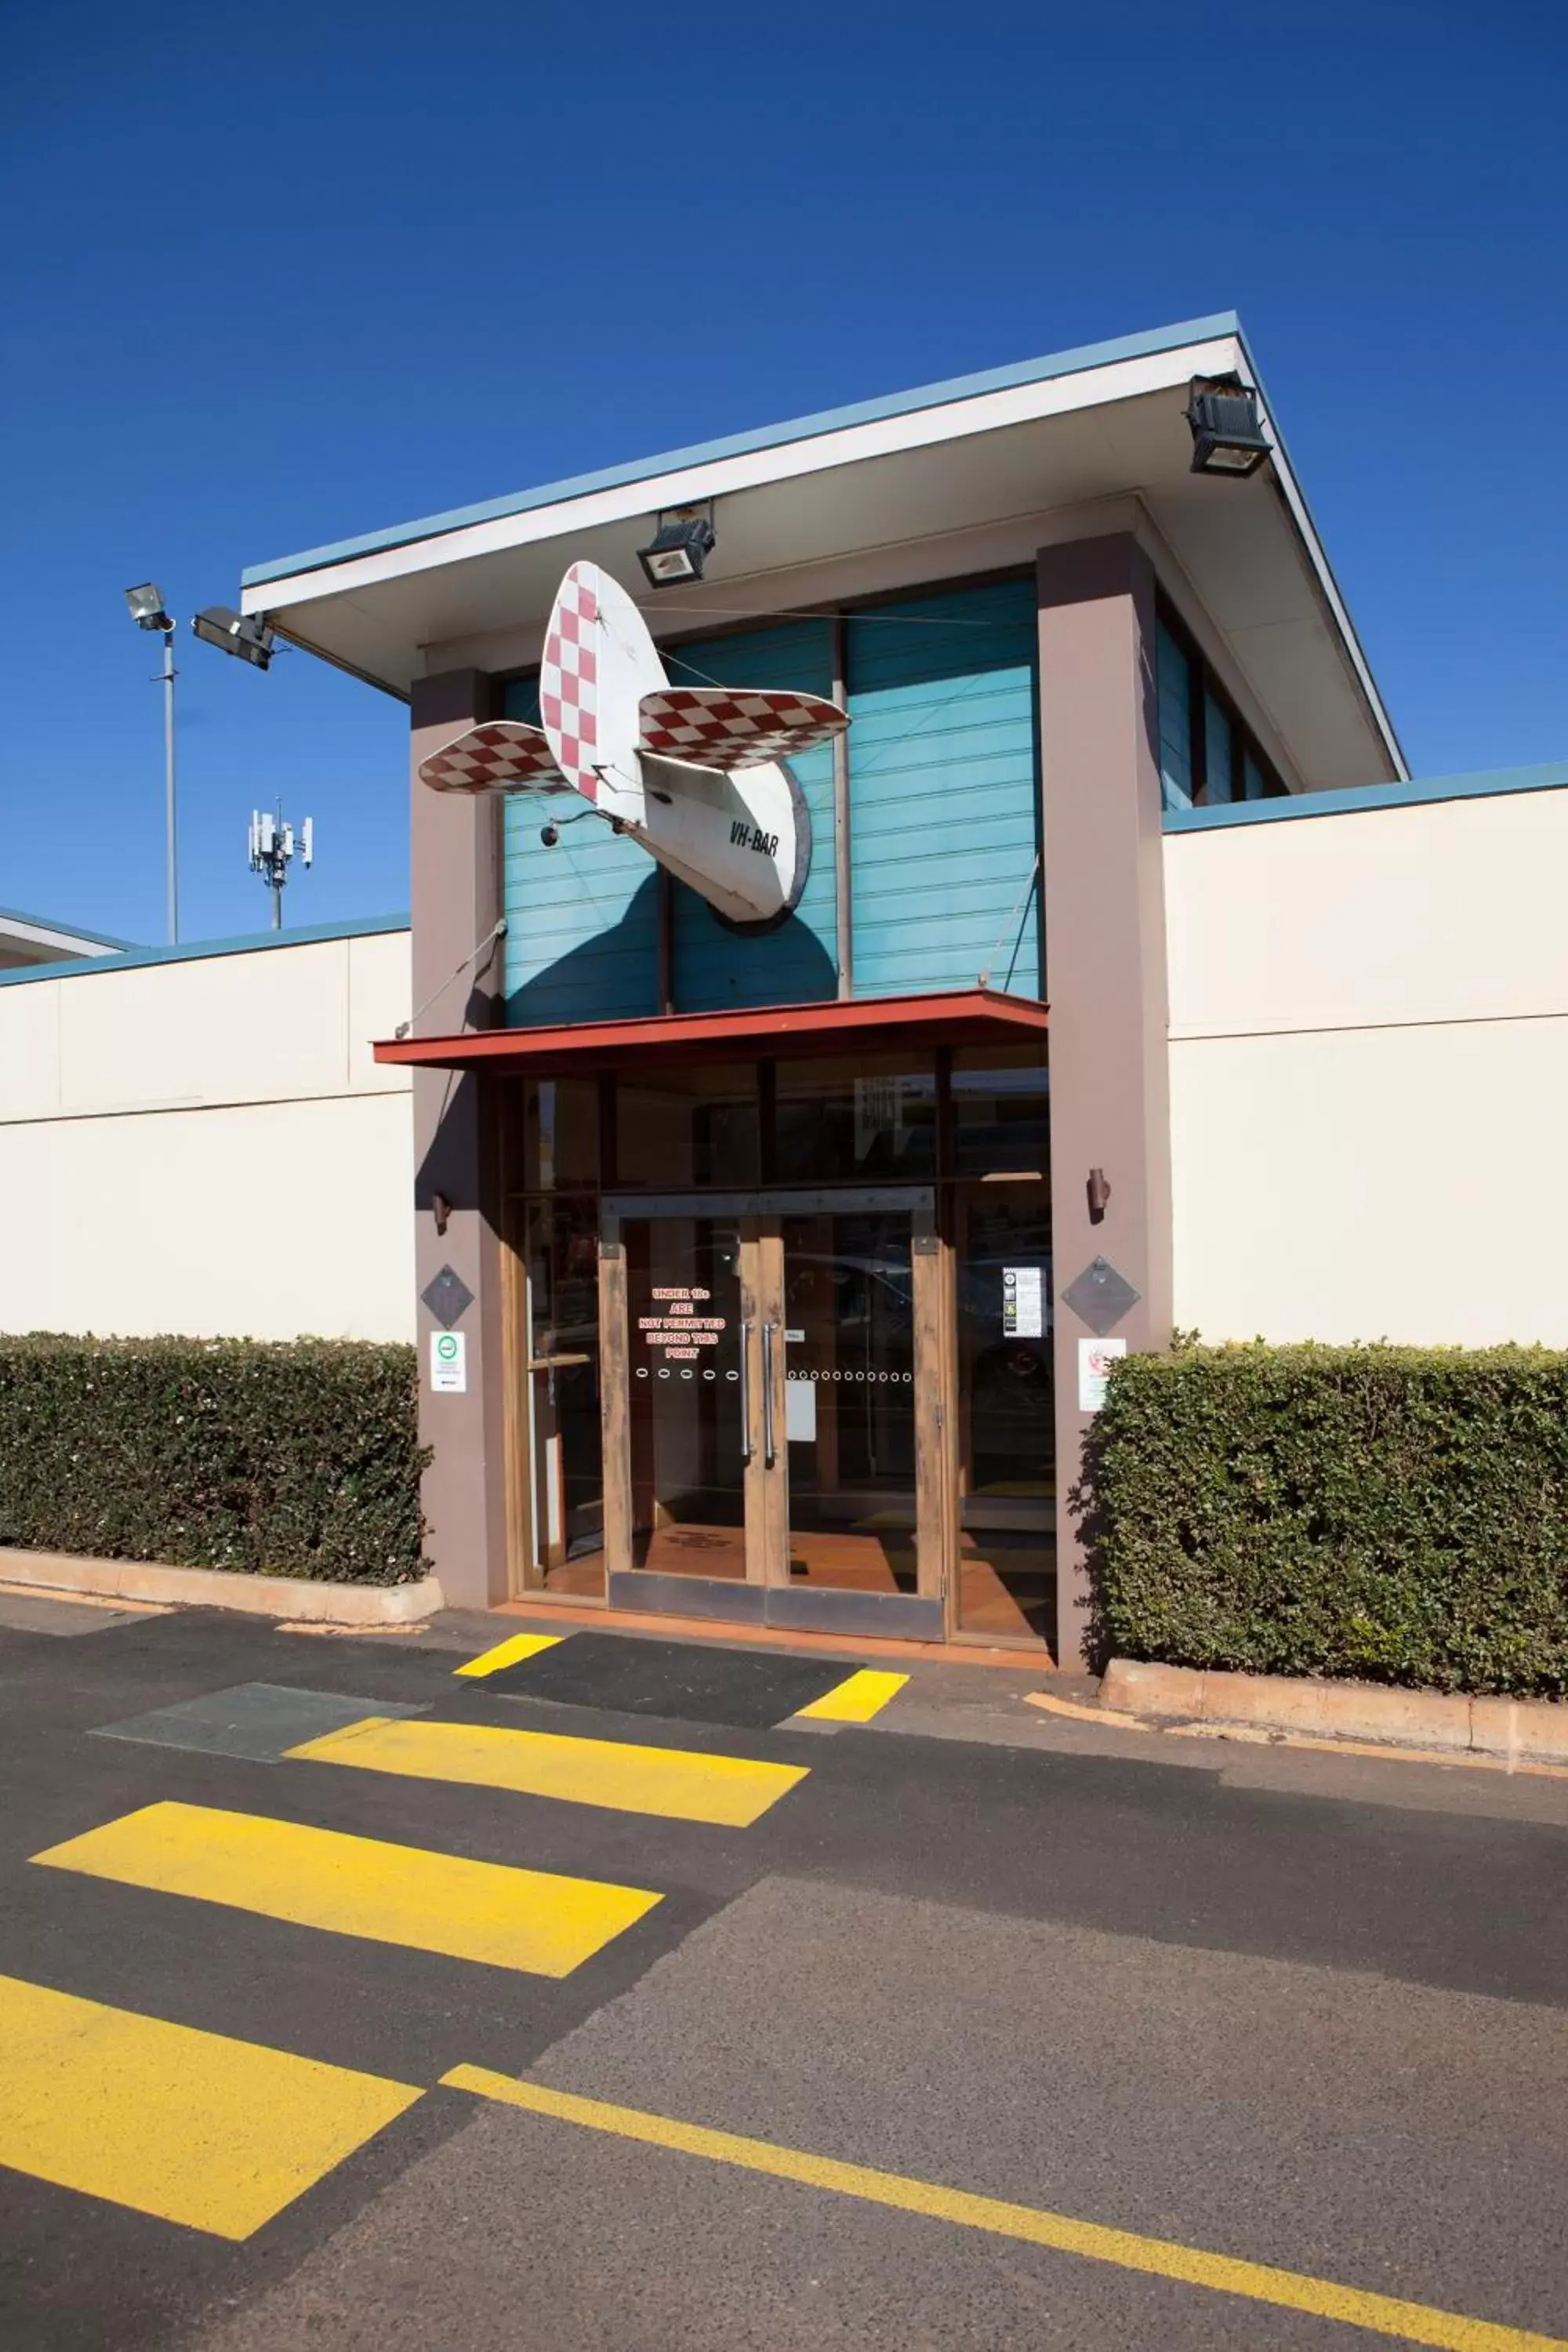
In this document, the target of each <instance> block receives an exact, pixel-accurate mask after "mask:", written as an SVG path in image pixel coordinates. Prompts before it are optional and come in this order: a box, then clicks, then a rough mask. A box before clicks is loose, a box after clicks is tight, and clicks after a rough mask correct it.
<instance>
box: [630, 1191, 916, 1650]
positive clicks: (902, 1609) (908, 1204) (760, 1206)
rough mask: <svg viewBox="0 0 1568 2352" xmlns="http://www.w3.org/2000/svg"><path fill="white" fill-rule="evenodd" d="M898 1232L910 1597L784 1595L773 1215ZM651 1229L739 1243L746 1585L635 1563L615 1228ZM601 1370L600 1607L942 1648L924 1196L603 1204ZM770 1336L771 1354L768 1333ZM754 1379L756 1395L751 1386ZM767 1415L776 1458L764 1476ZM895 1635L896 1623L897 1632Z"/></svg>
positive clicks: (785, 1480) (784, 1505) (830, 1592)
mask: <svg viewBox="0 0 1568 2352" xmlns="http://www.w3.org/2000/svg"><path fill="white" fill-rule="evenodd" d="M879 1209H881V1210H888V1211H893V1212H896V1213H904V1214H907V1215H908V1216H909V1217H910V1269H911V1286H912V1293H913V1301H912V1303H913V1310H914V1326H915V1328H914V1373H915V1391H914V1424H915V1496H916V1527H915V1541H916V1591H915V1593H914V1595H913V1596H910V1595H909V1594H906V1593H899V1594H889V1593H865V1592H856V1591H847V1590H837V1589H835V1588H830V1587H812V1588H810V1589H807V1588H805V1587H804V1586H797V1585H792V1584H791V1581H790V1574H789V1557H790V1551H789V1445H788V1440H787V1438H786V1437H785V1435H784V1428H785V1420H784V1414H785V1395H784V1235H783V1232H782V1223H783V1220H784V1217H786V1216H799V1215H811V1214H814V1213H833V1212H835V1211H842V1212H844V1213H851V1214H852V1213H866V1212H875V1211H877V1210H879ZM661 1217H709V1218H725V1219H733V1220H734V1221H735V1222H736V1223H737V1225H738V1227H739V1230H740V1243H741V1266H740V1276H741V1280H740V1294H741V1323H742V1334H743V1348H744V1367H745V1375H746V1377H745V1382H744V1396H745V1400H746V1409H748V1410H749V1439H750V1454H749V1458H748V1459H747V1462H746V1465H745V1468H744V1472H743V1476H742V1487H743V1493H744V1498H745V1513H744V1517H745V1559H746V1575H745V1580H744V1582H741V1581H738V1580H733V1579H722V1580H721V1579H716V1578H705V1577H700V1576H680V1575H666V1574H663V1573H660V1572H650V1571H649V1570H647V1569H639V1568H637V1567H635V1566H634V1565H633V1538H634V1533H635V1512H634V1499H633V1487H632V1468H631V1429H630V1386H631V1363H630V1321H629V1317H630V1302H629V1298H628V1296H627V1277H626V1244H625V1240H624V1238H623V1233H622V1228H623V1225H624V1224H626V1223H631V1222H635V1221H637V1220H642V1219H647V1220H656V1219H658V1218H661ZM599 1234H600V1239H599V1318H600V1320H599V1362H600V1368H601V1411H602V1415H603V1433H604V1467H603V1478H604V1492H605V1591H606V1594H607V1597H608V1600H609V1603H610V1606H611V1607H612V1608H613V1609H615V1608H625V1609H638V1608H641V1609H651V1610H654V1611H664V1612H674V1613H678V1614H679V1613H684V1614H688V1615H693V1616H697V1615H700V1616H704V1617H711V1618H722V1619H729V1620H730V1621H731V1622H758V1623H761V1622H768V1623H772V1624H775V1625H778V1626H781V1627H782V1626H789V1625H794V1626H795V1627H797V1628H798V1629H799V1630H801V1631H803V1632H805V1631H827V1632H833V1631H836V1630H841V1631H843V1632H844V1633H846V1634H882V1635H887V1634H892V1635H894V1636H895V1637H896V1636H897V1635H899V1634H900V1633H904V1634H908V1635H910V1636H912V1637H913V1638H915V1639H919V1640H927V1641H940V1640H942V1639H943V1638H944V1636H945V1633H946V1632H947V1629H948V1627H949V1624H950V1623H951V1621H952V1611H953V1606H954V1600H953V1595H954V1591H955V1587H956V1577H955V1574H954V1571H953V1551H954V1542H955V1537H954V1521H955V1513H956V1500H955V1494H956V1486H955V1479H954V1475H953V1465H952V1437H953V1411H952V1388H953V1385H954V1380H953V1368H952V1363H951V1361H950V1360H949V1357H950V1352H951V1346H952V1315H951V1307H950V1304H949V1292H950V1290H951V1285H952V1251H951V1249H950V1248H949V1246H948V1245H947V1244H945V1242H944V1241H943V1239H942V1234H941V1233H940V1229H939V1225H938V1220H937V1213H936V1193H935V1188H934V1187H933V1186H930V1185H923V1186H911V1185H879V1184H872V1185H853V1184H830V1185H822V1186H817V1187H802V1188H801V1189H800V1190H799V1191H784V1190H783V1189H780V1188H773V1187H769V1188H759V1189H757V1190H753V1191H749V1192H690V1191H685V1192H663V1193H646V1194H638V1193H624V1192H621V1193H606V1194H605V1196H604V1197H603V1199H602V1201H601V1203H600V1226H599ZM769 1324H771V1325H772V1326H773V1333H774V1335H775V1337H774V1339H773V1343H772V1344H771V1345H770V1344H769V1341H768V1339H767V1336H766V1327H767V1326H768V1325H769ZM764 1381H765V1382H766V1384H765V1385H764ZM770 1412H771V1416H772V1423H773V1432H774V1447H773V1453H774V1459H773V1464H772V1465H771V1466H770V1465H769V1464H768V1461H767V1458H766V1454H767V1445H766V1433H767V1423H768V1419H769V1414H770ZM895 1621H896V1622H895Z"/></svg>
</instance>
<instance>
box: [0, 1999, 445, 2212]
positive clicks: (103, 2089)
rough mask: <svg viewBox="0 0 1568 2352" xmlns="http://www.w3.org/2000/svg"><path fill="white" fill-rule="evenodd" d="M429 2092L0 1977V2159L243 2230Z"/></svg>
mask: <svg viewBox="0 0 1568 2352" xmlns="http://www.w3.org/2000/svg"><path fill="white" fill-rule="evenodd" d="M422 2095H423V2094H422V2093H421V2092H419V2091H417V2090H416V2089H415V2088H413V2086H412V2085H411V2084H407V2083H391V2082H387V2081H385V2080H384V2078H383V2077H382V2076H381V2075H379V2074H355V2073H353V2071H352V2070H351V2069H349V2068H348V2067H345V2066H325V2065H322V2064H321V2063H318V2061H317V2060H315V2059H313V2058H296V2057H294V2056H292V2055H291V2054H290V2053H289V2052H288V2051H285V2050H267V2049H263V2048H262V2047H261V2046H260V2044H259V2043H258V2042H231V2041H230V2040H229V2038H228V2036H227V2035H226V2034H223V2033H204V2032H198V2031H197V2030H196V2029H195V2027H194V2026H189V2025H170V2024H168V2023H166V2022H165V2021H163V2019H162V2018H156V2017H138V2016H137V2015H135V2013H134V2012H133V2011H130V2010H125V2009H109V2008H106V2007H104V2005H103V2004H102V2003H101V2002H99V2001H96V2000H79V1999H78V1998H77V1997H76V1995H75V1994H73V1993H65V1992H53V1991H50V1990H48V1989H47V1987H45V1986H43V1985H35V1984H26V1983H24V1982H23V1981H22V1979H20V1978H17V1977H0V2164H5V2165H9V2166H10V2167H11V2168H12V2169H13V2170H14V2171H16V2172H26V2173H30V2174H31V2175H32V2176H33V2177H34V2178H35V2179H39V2180H48V2181H52V2182H54V2183H55V2185H56V2186H57V2187H58V2188H61V2189H77V2190H79V2191H80V2193H81V2194H82V2195H83V2196H86V2197H102V2198H107V2199H108V2200H110V2202H111V2203H113V2204H116V2205H129V2206H132V2207H133V2208H134V2210H136V2211H137V2212H139V2213H153V2214H156V2215H157V2216H158V2217H159V2219H160V2220H162V2221H181V2222H184V2224H185V2226H186V2227H187V2228H188V2229H192V2230H206V2231H210V2232H211V2233H212V2235H213V2236H215V2237H218V2238H248V2237H249V2236H250V2235H251V2233H252V2231H256V2230H258V2229H259V2228H260V2227H261V2224H262V2223H263V2222H264V2221H270V2220H271V2218H272V2216H273V2215H274V2214H275V2213H280V2212H281V2211H282V2210H283V2208H284V2207H285V2206H286V2205H289V2204H292V2202H293V2200H295V2198H296V2197H298V2196H300V2195H301V2194H302V2192H303V2191H304V2190H305V2189H309V2188H310V2186H311V2184H312V2183H313V2182H315V2181H317V2180H320V2179H321V2178H322V2176H323V2175H324V2174H326V2173H329V2172H331V2170H332V2169H333V2168H334V2166H336V2165H339V2164H341V2163H342V2161H343V2158H345V2157H347V2156H352V2155H353V2151H354V2149H355V2148H356V2147H362V2146H363V2143H364V2142H365V2141H366V2140H367V2139H369V2138H371V2137H373V2136H374V2134H375V2133H376V2132H378V2131H380V2130H382V2129H383V2128H384V2126H386V2125H387V2124H389V2123H391V2122H392V2120H393V2118H394V2117H395V2116H400V2115H402V2114H403V2112H404V2110H405V2108H407V2107H411V2106H412V2105H414V2103H415V2101H416V2099H417V2098H420V2097H421V2096H422Z"/></svg>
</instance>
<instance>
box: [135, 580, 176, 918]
mask: <svg viewBox="0 0 1568 2352" xmlns="http://www.w3.org/2000/svg"><path fill="white" fill-rule="evenodd" d="M125 604H126V609H127V611H128V612H129V613H130V614H131V617H132V620H133V621H134V622H135V624H136V625H137V627H138V628H139V629H156V630H158V631H159V632H160V633H161V635H162V636H163V668H162V669H161V670H160V671H159V672H158V674H157V676H156V677H155V678H154V679H153V684H154V685H155V686H156V685H161V686H162V687H163V885H164V893H165V896H166V898H167V900H168V919H169V945H170V946H171V947H174V946H176V945H177V944H178V941H179V937H180V868H179V855H178V845H177V842H176V838H175V831H174V616H173V615H172V614H171V613H170V612H169V609H168V607H167V606H166V604H164V602H163V590H162V589H161V588H160V587H159V586H158V583H157V582H156V581H155V580H143V581H142V583H141V585H140V586H139V587H136V588H127V590H126V591H125Z"/></svg>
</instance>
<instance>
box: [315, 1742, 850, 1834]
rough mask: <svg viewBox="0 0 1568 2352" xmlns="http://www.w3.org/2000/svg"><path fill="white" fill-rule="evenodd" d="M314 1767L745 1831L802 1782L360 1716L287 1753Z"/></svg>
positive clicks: (780, 1767)
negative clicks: (346, 1767) (450, 1783)
mask: <svg viewBox="0 0 1568 2352" xmlns="http://www.w3.org/2000/svg"><path fill="white" fill-rule="evenodd" d="M289 1755H290V1756H291V1757H298V1758H300V1759H303V1760H304V1761H306V1762H307V1763H315V1764H353V1765H358V1766H360V1767H361V1768H363V1769H364V1770H365V1771H368V1772H401V1773H405V1774H409V1775H411V1776H412V1777H414V1778H415V1779H416V1780H460V1781H463V1782H465V1783H467V1784H468V1785H469V1786H471V1787H477V1788H481V1789H510V1790H512V1791H513V1792H514V1793H515V1794H517V1795H519V1796H525V1797H557V1798H560V1799H561V1800H562V1801H563V1802H564V1803H566V1804H569V1805H602V1806H605V1807H606V1808H608V1809H609V1810H610V1811H615V1812H620V1813H660V1814H663V1815H664V1816H665V1817H666V1818H667V1819H668V1820H671V1821H678V1822H717V1823H719V1824H721V1826H723V1827H725V1828H729V1829H746V1828H748V1827H749V1826H750V1825H751V1823H752V1822H754V1821H757V1820H760V1818H761V1817H762V1815H763V1813H765V1812H766V1811H767V1810H768V1807H769V1806H770V1805H775V1804H777V1802H778V1801H779V1799H780V1798H781V1797H784V1796H787V1795H788V1794H789V1791H790V1790H792V1789H793V1788H795V1785H796V1784H797V1782H799V1781H801V1780H805V1775H806V1768H805V1765H803V1764H758V1763H754V1762H753V1761H752V1759H750V1758H748V1757H743V1756H703V1755H700V1754H698V1753H697V1752H695V1751H694V1750H691V1749H689V1748H634V1747H631V1746H629V1745H628V1744H626V1743H625V1742H623V1741H620V1740H612V1739H574V1738H568V1737H566V1736H565V1735H563V1734H562V1733H559V1732H554V1731H496V1730H492V1729H491V1728H490V1727H489V1725H487V1724H477V1723H476V1724H468V1723H414V1722H410V1721H409V1720H408V1719H407V1718H406V1717H404V1718H402V1719H400V1720H398V1721H389V1720H388V1719H387V1718H386V1717H383V1716H368V1717H366V1718H365V1720H364V1722H363V1723H351V1724H349V1725H347V1726H346V1727H344V1728H343V1729H342V1731H329V1732H328V1733H327V1734H326V1736H325V1738H321V1739H309V1740H307V1741H306V1742H305V1743H304V1745H303V1746H302V1747H300V1748H289Z"/></svg>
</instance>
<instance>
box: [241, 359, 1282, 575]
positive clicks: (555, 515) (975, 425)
mask: <svg viewBox="0 0 1568 2352" xmlns="http://www.w3.org/2000/svg"><path fill="white" fill-rule="evenodd" d="M1243 361H1244V353H1243V350H1242V345H1241V342H1240V341H1239V339H1238V338H1237V336H1235V335H1226V336H1222V337H1220V338H1218V339H1216V340H1215V341H1209V342H1203V343H1184V344H1182V345H1180V346H1178V347H1177V348H1176V349H1175V350H1173V351H1166V352H1149V353H1147V354H1146V355H1144V356H1142V357H1140V358H1137V359H1130V360H1118V361H1115V362H1112V363H1111V364H1110V365H1108V366H1105V367H1098V368H1087V369H1085V370H1084V371H1083V372H1082V373H1080V374H1076V375H1068V376H1053V377H1049V378H1047V380H1046V381H1045V382H1043V383H1026V384H1018V385H1015V386H1010V387H1009V388H1008V389H1007V390H1005V391H1002V392H994V393H987V394H978V395H976V396H975V397H973V398H970V399H965V400H955V401H948V402H944V403H943V404H942V405H940V406H938V407H935V408H924V409H919V410H917V411H916V412H915V413H914V414H913V415H901V416H889V417H878V418H875V419H873V420H872V421H871V422H869V423H868V424H865V425H849V426H847V427H846V428H845V429H844V430H842V431H840V432H837V433H824V434H819V435H817V436H814V437H813V438H812V439H809V440H805V441H796V442H791V443H788V444H786V445H785V446H783V447H781V448H769V449H757V450H749V451H746V452H743V453H742V454H740V455H738V456H735V457H723V458H719V459H717V460H715V461H714V462H713V463H712V464H710V465H706V466H698V467H691V468H689V469H688V470H687V471H684V472H681V473H678V474H663V475H655V476H653V477H651V478H647V479H645V480H642V481H637V482H629V483H623V484H619V485H617V486H616V488H613V489H608V490H601V491H598V492H595V493H594V494H593V495H591V496H589V497H587V498H582V499H567V500H564V501H563V503H562V504H560V505H559V506H552V507H539V508H535V509H531V510H530V511H528V512H526V513H523V514H513V515H500V516H498V517H497V518H496V519H495V520H493V521H490V522H482V523H472V524H469V525H468V526H466V527H465V528H464V529H463V530H453V531H447V532H443V533H441V534H439V535H438V536H437V537H435V538H431V539H424V540H418V541H415V542H414V543H412V544H411V545H408V546H403V547H395V548H388V549H386V550H384V551H380V552H378V553H376V554H374V555H366V556H361V557H359V558H357V559H355V560H353V561H351V562H344V563H331V564H326V565H323V566H321V568H320V569H318V570H316V571H314V572H297V573H295V574H294V575H293V576H292V577H291V578H289V579H287V580H269V581H263V582H261V583H258V584H257V585H256V586H254V587H249V588H247V589H245V590H244V591H243V592H242V596H241V609H242V611H244V612H245V613H247V614H250V613H277V614H284V613H287V611H288V609H289V605H290V604H307V603H310V602H312V601H314V600H316V599H318V598H321V597H324V596H350V595H353V593H354V592H355V590H356V589H362V588H370V587H374V586H376V585H377V584H379V583H381V582H384V581H387V580H404V579H407V578H408V577H410V575H411V574H413V573H415V572H432V571H437V570H438V569H440V568H441V567H442V566H443V565H446V564H448V563H462V562H468V560H469V559H470V558H472V557H474V556H479V555H495V554H499V553H500V552H501V551H504V550H505V549H507V548H511V547H526V546H531V545H532V544H534V543H535V542H537V541H541V540H551V539H561V538H563V537H565V536H566V535H567V534H568V533H570V532H573V531H585V530H596V529H598V528H600V527H601V526H603V525H605V524H607V523H617V522H626V521H628V520H631V519H632V518H633V517H635V516H637V515H651V514H655V513H657V512H658V510H659V509H661V508H664V507H677V506H694V505H696V504H698V502H699V501H700V500H702V499H721V498H726V497H730V496H732V495H733V494H734V493H735V492H736V491H737V490H751V489H758V488H763V487H765V486H772V485H773V484H774V483H777V482H786V481H793V480H797V479H799V478H801V477H802V476H805V475H808V474H819V473H826V472H828V471H830V470H831V469H832V468H833V467H839V466H853V465H857V464H860V463H863V462H864V461H866V460H867V459H868V458H874V457H892V456H896V455H898V454H899V453H900V452H901V451H904V450H909V449H921V448H930V447H934V446H937V445H938V444H940V443H942V442H944V441H959V440H964V439H967V438H968V437H969V436H972V435H978V434H983V433H999V432H1003V431H1005V429H1006V427H1007V426H1008V425H1027V424H1031V423H1033V422H1035V421H1036V420H1037V418H1040V417H1045V416H1060V415H1068V414H1069V413H1070V412H1071V411H1072V410H1074V409H1079V408H1094V407H1099V406H1102V405H1104V404H1108V403H1110V402H1112V401H1118V400H1136V399H1139V398H1140V397H1142V395H1143V394H1148V393H1152V392H1168V391H1171V390H1173V388H1175V387H1177V386H1180V385H1183V384H1185V383H1187V381H1188V379H1189V378H1190V377H1192V376H1194V375H1221V374H1224V373H1226V372H1228V371H1229V370H1231V369H1236V368H1239V367H1240V366H1241V365H1242V364H1243ZM1248 376H1249V380H1250V370H1248Z"/></svg>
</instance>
